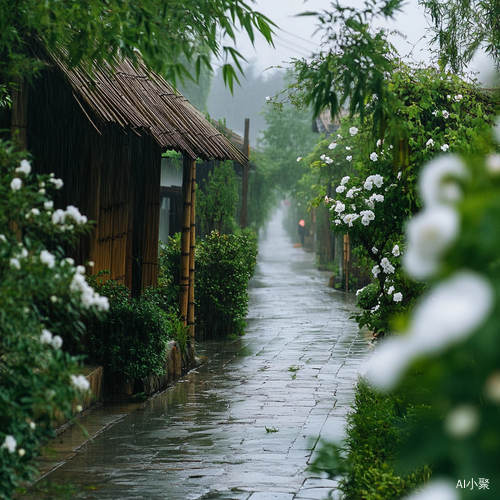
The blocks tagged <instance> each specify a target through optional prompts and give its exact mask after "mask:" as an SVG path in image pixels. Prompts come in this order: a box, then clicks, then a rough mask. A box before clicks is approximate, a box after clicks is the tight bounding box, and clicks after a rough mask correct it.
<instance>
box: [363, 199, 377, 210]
mask: <svg viewBox="0 0 500 500" xmlns="http://www.w3.org/2000/svg"><path fill="white" fill-rule="evenodd" d="M365 203H366V205H367V207H368V208H371V209H372V210H373V209H374V208H375V202H374V201H373V200H372V199H371V197H370V198H368V199H365Z"/></svg>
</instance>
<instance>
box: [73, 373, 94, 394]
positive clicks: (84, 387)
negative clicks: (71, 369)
mask: <svg viewBox="0 0 500 500" xmlns="http://www.w3.org/2000/svg"><path fill="white" fill-rule="evenodd" d="M70 378H71V383H72V384H73V385H74V386H75V387H76V388H77V389H78V390H80V391H88V390H89V388H90V384H89V381H88V380H87V379H86V378H85V377H84V376H83V375H71V377H70Z"/></svg>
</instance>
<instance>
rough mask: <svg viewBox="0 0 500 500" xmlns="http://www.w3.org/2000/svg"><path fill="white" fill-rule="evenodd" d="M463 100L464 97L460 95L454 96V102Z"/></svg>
mask: <svg viewBox="0 0 500 500" xmlns="http://www.w3.org/2000/svg"><path fill="white" fill-rule="evenodd" d="M463 98H464V96H463V95H462V94H457V95H456V96H455V101H461V100H462V99H463Z"/></svg>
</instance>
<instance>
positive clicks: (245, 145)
mask: <svg viewBox="0 0 500 500" xmlns="http://www.w3.org/2000/svg"><path fill="white" fill-rule="evenodd" d="M249 134H250V118H245V135H244V137H243V154H244V155H246V156H247V157H249V156H250V152H249V142H250V139H249ZM242 168H243V184H242V199H241V220H240V225H241V227H242V228H245V227H247V213H248V169H249V165H248V163H246V164H244V165H242Z"/></svg>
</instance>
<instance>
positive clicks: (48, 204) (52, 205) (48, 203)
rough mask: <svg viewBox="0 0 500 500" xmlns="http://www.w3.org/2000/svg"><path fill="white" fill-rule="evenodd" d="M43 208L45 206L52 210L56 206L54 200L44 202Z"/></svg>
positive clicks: (46, 208)
mask: <svg viewBox="0 0 500 500" xmlns="http://www.w3.org/2000/svg"><path fill="white" fill-rule="evenodd" d="M43 208H45V210H52V209H53V208H54V202H53V201H52V200H50V201H46V202H44V204H43Z"/></svg>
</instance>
